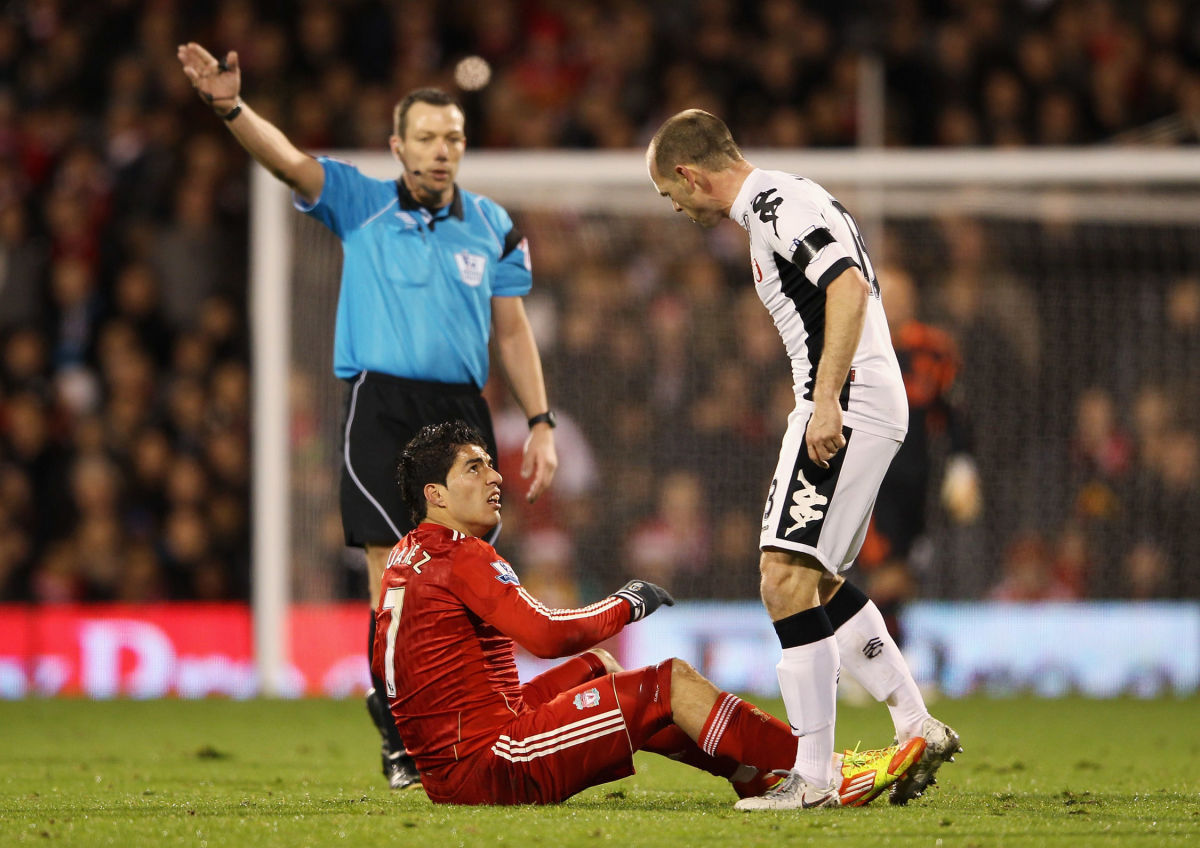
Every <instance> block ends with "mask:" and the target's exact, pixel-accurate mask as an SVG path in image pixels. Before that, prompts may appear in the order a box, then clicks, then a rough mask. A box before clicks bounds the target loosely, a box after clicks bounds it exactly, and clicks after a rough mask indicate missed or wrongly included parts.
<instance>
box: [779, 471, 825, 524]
mask: <svg viewBox="0 0 1200 848" xmlns="http://www.w3.org/2000/svg"><path fill="white" fill-rule="evenodd" d="M796 482H797V483H799V484H800V486H799V487H798V488H796V489H795V490H793V491H792V505H791V506H790V507H788V516H789V517H790V518H791V519H792V521H793V522H794V523H793V524H792V526H791V527H789V528H788V529H786V530H784V531H783V534H784V535H785V536H790V535H792V534H793V533H795V532H796V531H797V530H800V529H802V528H804V527H807V526H808V524H809V523H810V522H813V521H820V520H821V518H822V514H821V509H822V508H823V507H824V506H825V505H826V504H828V503H829V498H827V497H825V496H824V495H822V494H821V493H820V492H818V491H817V487H816V486H814V485H813V484H812V483H810V482H808V479H807V478H806V477H805V476H804V469H800V470H799V471H797V472H796Z"/></svg>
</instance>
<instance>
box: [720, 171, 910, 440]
mask: <svg viewBox="0 0 1200 848" xmlns="http://www.w3.org/2000/svg"><path fill="white" fill-rule="evenodd" d="M729 217H731V218H733V220H735V221H737V222H738V223H739V224H741V225H742V227H743V228H744V229H745V230H746V232H747V233H749V235H750V262H751V272H752V273H753V275H754V286H755V289H756V290H757V291H758V296H759V299H761V300H762V302H763V305H764V306H766V307H767V311H768V312H770V313H771V317H772V318H773V319H774V320H775V326H776V328H777V329H778V330H779V335H780V336H781V337H782V338H783V343H784V346H785V347H786V348H787V352H788V356H789V357H790V358H791V361H792V380H793V384H794V389H795V392H796V403H797V406H798V407H799V408H808V409H811V408H812V390H813V386H814V384H815V383H816V375H817V366H818V365H819V364H820V361H821V350H822V347H823V346H824V342H825V335H824V331H825V287H826V286H828V285H829V284H830V283H831V282H833V280H835V279H836V278H837V277H838V276H839V275H840V274H842V273H843V272H844V271H846V270H847V269H848V268H851V267H857V268H858V269H859V270H860V271H862V273H863V276H864V277H866V278H867V282H869V283H870V285H871V296H870V297H869V298H868V302H867V315H866V321H865V323H864V325H863V332H862V338H861V339H860V340H859V343H858V349H857V350H856V351H855V353H854V361H853V364H852V365H851V368H850V376H849V380H848V381H847V385H846V387H845V388H843V390H842V409H843V411H844V413H843V421H844V422H845V424H846V426H848V427H852V428H854V429H861V430H863V431H865V432H868V433H875V434H876V435H880V436H886V437H888V438H894V439H903V438H904V434H905V432H906V431H907V429H908V400H907V398H906V396H905V392H904V380H903V378H902V377H901V375H900V366H899V363H897V361H896V352H895V350H893V349H892V341H891V336H890V334H889V332H888V325H887V318H886V316H885V315H884V312H883V303H882V302H881V301H880V298H879V284H878V282H877V281H876V279H875V271H874V268H873V267H872V266H871V260H870V258H869V257H868V256H867V250H866V245H865V244H864V243H863V240H862V237H861V235H860V234H859V231H858V226H857V225H856V224H855V223H854V219H853V218H852V217H851V216H850V213H849V212H847V211H846V208H845V207H844V206H842V205H841V204H840V203H838V201H837V200H835V199H834V197H833V196H832V195H831V194H829V192H827V191H825V189H823V188H822V187H821V186H819V185H817V184H816V183H814V182H813V181H812V180H808V179H805V178H803V177H797V176H795V175H793V174H787V173H783V172H782V171H764V170H762V169H758V168H756V169H755V170H754V171H753V172H751V174H750V176H748V177H747V178H746V182H745V183H743V184H742V188H741V191H739V192H738V196H737V198H736V199H735V200H734V202H733V206H732V207H731V208H730V210H729Z"/></svg>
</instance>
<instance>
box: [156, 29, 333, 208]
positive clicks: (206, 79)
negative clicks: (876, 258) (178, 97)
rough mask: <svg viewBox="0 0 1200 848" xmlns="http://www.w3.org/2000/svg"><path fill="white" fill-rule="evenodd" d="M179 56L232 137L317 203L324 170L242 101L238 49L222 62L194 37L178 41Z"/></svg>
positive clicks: (285, 181)
mask: <svg viewBox="0 0 1200 848" xmlns="http://www.w3.org/2000/svg"><path fill="white" fill-rule="evenodd" d="M176 56H178V57H179V63H180V64H181V65H183V72H184V73H185V74H187V78H188V79H189V80H190V81H191V83H192V87H193V88H195V89H196V93H197V94H199V95H200V99H201V100H203V101H204V102H205V103H207V104H208V105H209V106H210V107H212V110H213V111H214V112H216V113H217V116H218V117H220V118H222V119H223V120H224V121H225V125H226V126H227V127H229V131H230V132H232V133H233V137H234V138H236V139H237V140H238V143H239V144H241V145H242V147H244V148H246V151H247V152H248V153H249V154H250V155H251V156H253V157H254V160H255V161H256V162H258V164H260V165H262V166H263V167H264V168H266V169H267V170H268V171H270V172H271V173H272V174H273V175H274V176H275V177H276V178H277V179H279V180H280V181H281V182H283V183H284V184H286V185H287V186H289V187H290V188H291V189H292V190H293V191H294V192H296V194H298V195H300V197H302V198H304V200H306V201H308V202H309V203H313V202H315V201H316V200H317V198H319V197H320V196H321V189H322V187H324V185H325V169H324V168H322V167H321V163H320V162H318V161H317V160H316V159H314V158H313V157H311V156H309V155H308V154H307V153H305V152H303V151H302V150H299V149H298V148H297V147H296V146H295V145H294V144H292V143H291V142H290V141H289V140H288V138H287V136H285V135H284V134H283V133H282V132H281V131H280V130H279V128H278V127H276V126H275V125H274V124H272V123H271V122H270V121H268V120H266V119H265V118H262V117H260V116H259V115H258V114H257V113H256V112H254V110H253V109H251V108H250V107H249V106H248V105H246V104H245V103H244V102H242V98H241V96H240V93H241V89H242V72H241V69H240V68H239V67H238V59H237V53H236V52H234V51H230V52H229V53H228V54H226V56H225V58H224V59H222V60H219V61H218V60H217V59H216V57H214V56H213V55H212V54H211V53H209V52H208V51H207V50H205V49H204V48H203V47H201V46H200V45H199V44H196V43H195V42H191V41H190V42H188V43H187V44H181V45H180V46H179V49H178V50H177V51H176Z"/></svg>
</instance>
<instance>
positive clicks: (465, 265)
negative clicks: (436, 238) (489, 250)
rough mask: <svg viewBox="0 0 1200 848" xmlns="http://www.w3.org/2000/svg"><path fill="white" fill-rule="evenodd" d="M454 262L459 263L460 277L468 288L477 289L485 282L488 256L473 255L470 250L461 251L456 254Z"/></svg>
mask: <svg viewBox="0 0 1200 848" xmlns="http://www.w3.org/2000/svg"><path fill="white" fill-rule="evenodd" d="M454 261H455V262H456V263H458V274H459V276H460V277H462V281H463V282H464V283H466V284H467V285H468V286H470V287H471V288H475V287H476V286H478V285H479V284H480V283H482V282H483V271H484V269H485V268H487V257H486V256H480V255H479V254H478V253H471V251H469V250H460V251H459V252H458V253H456V254H454Z"/></svg>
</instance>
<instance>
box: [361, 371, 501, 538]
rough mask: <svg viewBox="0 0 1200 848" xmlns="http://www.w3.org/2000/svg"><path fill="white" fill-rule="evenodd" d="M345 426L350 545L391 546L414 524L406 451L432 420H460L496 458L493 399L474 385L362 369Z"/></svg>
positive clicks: (432, 422)
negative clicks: (407, 495) (403, 466)
mask: <svg viewBox="0 0 1200 848" xmlns="http://www.w3.org/2000/svg"><path fill="white" fill-rule="evenodd" d="M346 383H347V385H348V386H349V391H348V392H347V393H346V410H345V426H344V427H343V430H342V481H341V504H342V529H343V531H344V532H345V534H346V544H347V545H350V546H352V547H359V548H361V547H364V546H366V545H385V546H387V547H391V546H392V545H394V544H396V542H398V541H400V537H401V536H403V535H404V534H405V533H407V532H408V531H409V530H411V529H412V528H413V523H412V519H411V517H410V516H409V513H408V508H407V507H405V505H404V501H403V499H402V498H401V497H400V487H399V486H398V485H397V484H396V462H397V460H398V459H399V456H400V451H401V449H403V447H404V446H405V445H406V444H408V442H409V440H410V439H412V437H413V436H415V435H416V434H417V431H418V430H420V429H421V428H422V427H424V426H426V425H427V424H440V423H441V422H443V421H454V420H457V419H462V420H463V421H466V422H467V423H468V424H470V425H472V426H473V427H475V428H476V429H477V430H479V432H480V433H482V434H483V438H484V440H485V441H486V442H487V449H488V452H489V453H491V455H492V458H493V459H495V458H496V436H495V433H494V432H493V430H492V416H491V413H490V412H489V411H488V406H487V402H486V401H485V400H484V399H483V396H482V395H480V393H479V389H478V388H476V387H475V386H473V385H456V384H452V383H430V382H425V381H422V380H407V379H404V378H402V377H392V376H390V375H388V374H380V373H378V372H375V371H364V372H362V373H361V374H359V375H358V376H357V377H353V378H351V379H349V380H347V381H346Z"/></svg>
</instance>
